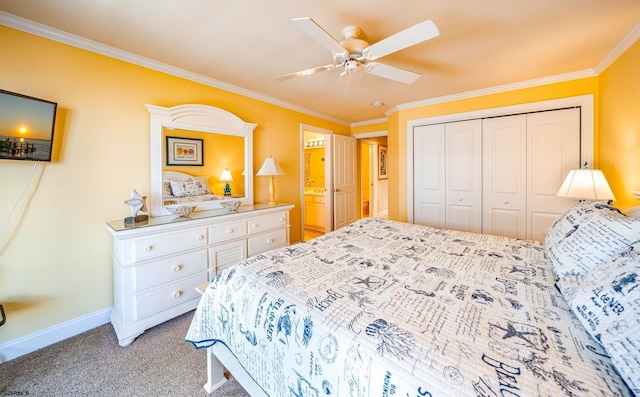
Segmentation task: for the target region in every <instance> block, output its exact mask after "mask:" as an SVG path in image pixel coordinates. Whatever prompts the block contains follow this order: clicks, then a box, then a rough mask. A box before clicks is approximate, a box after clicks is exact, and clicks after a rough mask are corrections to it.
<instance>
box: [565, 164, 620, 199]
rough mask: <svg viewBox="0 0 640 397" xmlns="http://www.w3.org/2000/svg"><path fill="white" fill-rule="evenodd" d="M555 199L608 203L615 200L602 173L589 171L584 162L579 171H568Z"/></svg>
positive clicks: (587, 165)
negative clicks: (563, 198)
mask: <svg viewBox="0 0 640 397" xmlns="http://www.w3.org/2000/svg"><path fill="white" fill-rule="evenodd" d="M556 197H566V198H576V199H580V200H595V201H605V200H606V201H607V202H608V203H610V202H611V200H615V196H614V195H613V192H612V191H611V188H610V187H609V183H607V178H605V177H604V173H603V172H602V171H601V170H590V169H589V164H588V163H586V162H585V163H584V165H583V166H582V168H581V169H579V170H571V171H569V173H568V174H567V177H566V178H565V180H564V182H563V183H562V186H560V189H559V190H558V193H557V194H556Z"/></svg>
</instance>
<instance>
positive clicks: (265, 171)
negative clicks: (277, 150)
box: [256, 157, 284, 176]
mask: <svg viewBox="0 0 640 397" xmlns="http://www.w3.org/2000/svg"><path fill="white" fill-rule="evenodd" d="M256 175H258V176H272V175H284V171H282V168H280V165H279V164H278V162H277V161H276V159H274V158H273V157H267V158H266V159H264V163H262V167H260V170H258V173H257V174H256Z"/></svg>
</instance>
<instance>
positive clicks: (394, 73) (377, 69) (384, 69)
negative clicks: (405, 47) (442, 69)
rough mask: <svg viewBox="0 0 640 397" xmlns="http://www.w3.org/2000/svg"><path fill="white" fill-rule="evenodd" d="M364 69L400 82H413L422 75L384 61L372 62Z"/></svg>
mask: <svg viewBox="0 0 640 397" xmlns="http://www.w3.org/2000/svg"><path fill="white" fill-rule="evenodd" d="M364 71H365V72H367V73H371V74H373V75H375V76H379V77H384V78H385V79H390V80H395V81H398V82H400V83H405V84H413V82H415V81H416V80H418V78H419V77H420V74H419V73H415V72H411V71H408V70H404V69H400V68H397V67H395V66H389V65H385V64H383V63H378V62H371V63H368V64H367V66H365V68H364Z"/></svg>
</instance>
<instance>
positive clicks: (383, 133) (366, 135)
mask: <svg viewBox="0 0 640 397" xmlns="http://www.w3.org/2000/svg"><path fill="white" fill-rule="evenodd" d="M388 135H389V132H388V131H371V132H360V133H358V134H353V135H351V136H352V137H354V138H356V139H366V138H377V137H381V136H388Z"/></svg>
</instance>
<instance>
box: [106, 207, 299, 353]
mask: <svg viewBox="0 0 640 397" xmlns="http://www.w3.org/2000/svg"><path fill="white" fill-rule="evenodd" d="M292 208H293V205H292V204H279V205H275V206H274V205H265V204H255V205H249V206H241V207H240V208H239V209H238V211H237V212H233V213H229V212H228V211H227V210H226V209H223V208H219V209H217V210H210V211H199V212H197V213H194V214H193V219H186V220H184V221H182V222H174V220H175V217H173V216H163V217H150V218H149V221H148V222H147V223H146V224H144V225H138V224H136V225H135V226H134V227H128V226H125V225H124V222H123V221H122V220H118V221H113V222H109V223H108V224H107V225H106V228H107V230H108V231H109V232H110V233H111V235H112V236H113V278H114V282H113V284H114V309H113V311H112V312H111V323H112V324H113V327H114V329H115V332H116V334H117V336H118V343H119V344H120V345H121V346H127V345H129V344H131V343H132V342H133V341H134V339H135V338H136V337H137V336H139V335H140V334H142V333H143V332H144V331H145V330H146V329H148V328H151V327H153V326H156V325H158V324H160V323H163V322H165V321H167V320H169V319H171V318H174V317H176V316H178V315H180V314H183V313H186V312H187V311H190V310H193V309H195V307H196V306H197V304H198V300H199V297H200V295H199V294H198V293H197V291H196V290H195V287H196V286H198V285H201V284H203V283H207V282H209V281H211V280H212V279H213V278H214V277H215V275H216V274H218V273H219V272H220V271H221V270H223V269H225V268H227V267H229V266H231V265H235V264H237V263H240V261H242V260H243V259H246V258H248V257H251V256H254V255H257V254H260V253H263V252H266V251H269V250H271V249H274V248H280V247H284V246H287V245H289V228H290V225H289V211H290V210H291V209H292Z"/></svg>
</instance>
